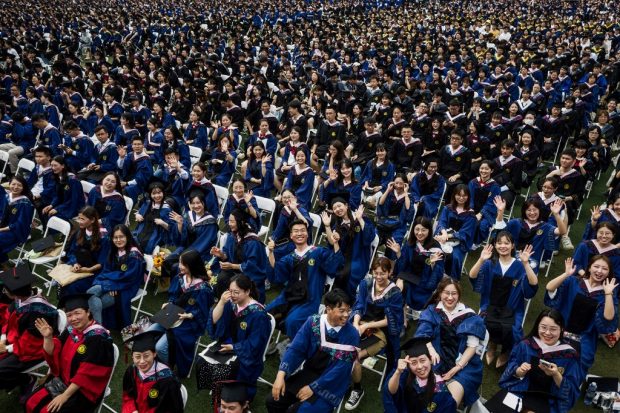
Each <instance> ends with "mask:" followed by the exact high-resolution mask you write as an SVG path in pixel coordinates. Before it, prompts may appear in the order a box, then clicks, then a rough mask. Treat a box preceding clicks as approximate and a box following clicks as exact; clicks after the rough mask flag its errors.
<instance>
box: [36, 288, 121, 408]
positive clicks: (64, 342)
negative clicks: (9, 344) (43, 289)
mask: <svg viewBox="0 0 620 413" xmlns="http://www.w3.org/2000/svg"><path fill="white" fill-rule="evenodd" d="M89 297H90V295H88V294H76V295H67V296H65V297H63V298H62V300H61V301H60V303H59V306H60V307H61V308H64V310H65V312H66V314H67V322H68V324H69V326H68V327H67V329H66V330H65V331H64V332H62V334H61V335H60V336H59V337H54V336H53V330H52V327H51V326H50V325H49V323H47V321H45V320H44V319H42V318H39V319H37V320H36V322H35V326H36V328H37V329H38V330H39V333H40V334H41V336H43V349H44V355H45V361H47V364H49V367H50V373H51V375H50V377H49V378H48V380H47V381H46V383H45V384H44V385H43V386H42V387H41V388H40V389H39V390H38V391H36V392H35V393H33V394H32V395H30V397H28V399H27V400H26V406H25V407H26V413H48V412H50V413H52V412H53V413H75V412H80V413H92V412H94V411H95V410H96V408H97V407H98V405H99V403H100V402H101V400H102V398H103V394H104V392H105V388H106V386H107V384H108V381H109V379H110V376H111V375H112V369H113V364H114V348H113V346H112V344H113V343H112V337H111V336H110V333H109V332H108V331H107V330H106V329H105V328H103V327H102V326H101V325H99V324H97V323H96V322H95V321H94V320H93V318H92V315H91V314H90V310H89V309H88V298H89ZM56 394H57V395H56Z"/></svg>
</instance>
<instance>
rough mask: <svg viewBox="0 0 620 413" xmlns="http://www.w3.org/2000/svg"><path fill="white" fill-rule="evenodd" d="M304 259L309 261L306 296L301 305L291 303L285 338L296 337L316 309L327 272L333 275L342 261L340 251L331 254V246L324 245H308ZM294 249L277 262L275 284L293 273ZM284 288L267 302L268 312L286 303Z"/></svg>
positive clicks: (295, 257) (295, 259) (282, 281)
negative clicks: (329, 247) (328, 247)
mask: <svg viewBox="0 0 620 413" xmlns="http://www.w3.org/2000/svg"><path fill="white" fill-rule="evenodd" d="M303 259H307V260H308V284H307V288H308V296H307V300H306V302H304V303H303V304H297V305H294V306H293V307H292V308H291V309H290V310H289V312H288V314H287V316H286V320H285V330H286V331H285V333H286V335H287V336H288V337H295V334H296V333H297V331H298V330H299V329H300V328H301V325H302V324H303V323H304V321H305V320H306V319H307V318H308V317H309V316H310V315H312V314H316V313H317V312H318V311H319V304H321V298H323V291H324V289H325V279H326V277H327V274H333V273H335V272H336V270H337V269H338V268H339V267H340V266H341V265H342V264H343V263H344V257H343V255H342V252H340V251H338V252H337V253H334V252H333V251H332V250H331V249H327V248H324V247H310V248H309V249H308V250H307V251H306V253H305V254H304V255H303ZM300 260H301V259H300V257H299V256H298V255H297V253H296V251H293V252H291V253H290V254H288V255H287V256H285V257H283V258H282V259H281V260H279V261H277V262H276V266H275V275H274V277H275V281H276V282H278V283H282V284H284V283H288V282H290V281H291V277H292V275H293V268H294V266H295V264H296V263H298V262H299V261H300ZM286 303H287V301H286V295H285V290H284V289H283V290H282V292H280V294H279V295H278V296H277V297H276V298H275V299H274V300H273V301H272V302H271V303H269V304H268V305H267V308H266V309H267V311H270V310H271V309H273V308H275V307H278V306H280V305H286Z"/></svg>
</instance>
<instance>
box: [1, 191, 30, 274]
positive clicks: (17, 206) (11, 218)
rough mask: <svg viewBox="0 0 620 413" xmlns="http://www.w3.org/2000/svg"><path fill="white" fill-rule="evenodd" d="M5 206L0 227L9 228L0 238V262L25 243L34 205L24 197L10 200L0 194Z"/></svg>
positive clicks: (28, 233)
mask: <svg viewBox="0 0 620 413" xmlns="http://www.w3.org/2000/svg"><path fill="white" fill-rule="evenodd" d="M2 197H3V198H5V199H4V201H3V204H4V205H5V207H4V211H3V214H2V219H1V220H0V227H9V231H6V232H3V233H2V236H0V262H5V261H6V260H7V259H8V254H9V252H11V251H13V249H15V247H17V246H18V245H19V244H22V243H24V242H26V240H27V239H28V235H30V225H31V224H32V218H33V216H34V205H32V202H30V200H29V199H28V198H26V197H25V196H19V197H17V198H15V199H13V200H11V199H10V198H9V197H8V195H5V194H2Z"/></svg>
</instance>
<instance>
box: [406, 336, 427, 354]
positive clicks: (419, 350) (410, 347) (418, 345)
mask: <svg viewBox="0 0 620 413" xmlns="http://www.w3.org/2000/svg"><path fill="white" fill-rule="evenodd" d="M429 341H430V340H429V339H428V338H426V337H416V338H410V339H409V340H407V341H406V342H405V343H404V344H403V345H402V346H401V347H400V349H401V350H402V351H404V352H405V354H406V355H407V356H409V357H419V356H423V355H427V356H430V353H429V352H428V347H426V345H427V344H428V343H429Z"/></svg>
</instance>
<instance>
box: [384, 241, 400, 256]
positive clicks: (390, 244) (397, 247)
mask: <svg viewBox="0 0 620 413" xmlns="http://www.w3.org/2000/svg"><path fill="white" fill-rule="evenodd" d="M385 246H386V247H388V248H389V249H391V250H392V251H394V252H395V253H396V255H399V254H400V251H401V249H400V244H399V243H398V242H396V241H395V240H394V238H390V239H389V240H387V241H386V243H385Z"/></svg>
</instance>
